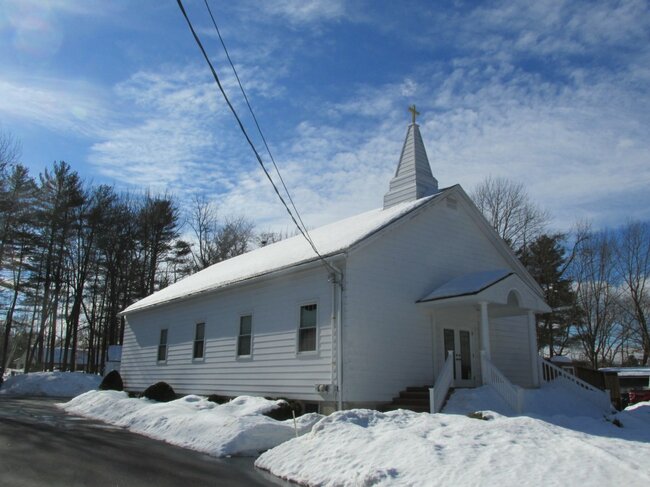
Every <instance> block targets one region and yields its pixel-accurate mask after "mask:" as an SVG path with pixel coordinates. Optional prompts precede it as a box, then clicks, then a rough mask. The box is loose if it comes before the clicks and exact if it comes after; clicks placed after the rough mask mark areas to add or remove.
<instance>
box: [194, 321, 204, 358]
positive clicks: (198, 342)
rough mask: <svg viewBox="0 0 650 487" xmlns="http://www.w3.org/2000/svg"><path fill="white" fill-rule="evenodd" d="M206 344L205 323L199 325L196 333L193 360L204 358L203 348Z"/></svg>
mask: <svg viewBox="0 0 650 487" xmlns="http://www.w3.org/2000/svg"><path fill="white" fill-rule="evenodd" d="M204 344H205V323H197V324H196V330H195V332H194V353H193V354H192V358H203V346H204Z"/></svg>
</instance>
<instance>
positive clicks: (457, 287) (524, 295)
mask: <svg viewBox="0 0 650 487" xmlns="http://www.w3.org/2000/svg"><path fill="white" fill-rule="evenodd" d="M480 302H485V303H490V304H494V305H503V306H506V307H511V308H512V307H514V308H519V309H527V310H532V311H534V312H536V313H548V312H550V311H551V308H550V307H549V306H548V305H547V304H546V303H545V302H544V300H543V299H542V298H541V296H539V295H538V294H537V293H535V292H533V291H532V290H531V289H530V287H529V286H528V285H526V283H525V282H524V281H523V280H522V279H521V278H520V277H519V276H518V275H517V274H515V273H514V272H513V271H511V270H509V269H495V270H490V271H481V272H472V273H469V274H464V275H462V276H458V277H455V278H453V279H451V280H449V281H447V282H445V283H444V284H442V285H441V286H438V287H437V288H435V289H434V290H432V291H431V292H429V293H428V294H426V295H425V296H424V297H422V298H420V299H419V300H418V301H417V303H418V304H422V305H424V306H429V307H443V306H453V305H463V304H471V303H480Z"/></svg>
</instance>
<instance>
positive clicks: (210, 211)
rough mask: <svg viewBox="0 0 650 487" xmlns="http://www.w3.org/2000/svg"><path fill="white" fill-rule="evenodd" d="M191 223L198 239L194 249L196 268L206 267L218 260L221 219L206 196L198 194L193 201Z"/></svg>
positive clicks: (193, 255)
mask: <svg viewBox="0 0 650 487" xmlns="http://www.w3.org/2000/svg"><path fill="white" fill-rule="evenodd" d="M189 225H190V228H191V229H192V231H193V232H194V239H195V241H196V244H195V246H194V248H193V249H192V257H193V259H194V267H195V269H196V270H201V269H205V268H206V267H209V266H210V265H212V264H214V263H215V262H216V260H215V254H216V250H215V244H216V237H217V232H218V230H219V219H218V218H217V209H216V207H214V206H213V205H212V204H211V203H210V202H209V201H208V200H207V199H206V198H205V197H204V196H196V197H195V198H194V200H193V201H192V210H191V213H190V218H189Z"/></svg>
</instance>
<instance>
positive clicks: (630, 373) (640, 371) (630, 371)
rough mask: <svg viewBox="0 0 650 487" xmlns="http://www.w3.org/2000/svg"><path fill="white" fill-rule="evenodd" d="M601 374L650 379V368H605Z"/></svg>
mask: <svg viewBox="0 0 650 487" xmlns="http://www.w3.org/2000/svg"><path fill="white" fill-rule="evenodd" d="M598 370H600V371H601V372H616V373H617V374H618V376H619V377H650V367H604V368H601V369H598Z"/></svg>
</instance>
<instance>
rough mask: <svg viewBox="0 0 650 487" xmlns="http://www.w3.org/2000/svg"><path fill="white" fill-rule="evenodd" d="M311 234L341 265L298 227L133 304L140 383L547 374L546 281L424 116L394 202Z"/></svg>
mask: <svg viewBox="0 0 650 487" xmlns="http://www.w3.org/2000/svg"><path fill="white" fill-rule="evenodd" d="M414 113H415V112H414ZM309 233H310V236H311V238H312V240H313V242H314V244H315V246H316V247H317V249H318V251H319V253H320V254H321V256H322V257H323V258H324V260H325V261H326V262H327V264H325V263H324V262H323V261H322V260H321V259H319V258H318V257H317V256H316V254H315V253H314V251H313V250H312V248H311V247H310V245H309V244H308V243H307V241H306V240H305V239H304V238H303V237H302V236H296V237H293V238H290V239H286V240H282V241H280V242H277V243H274V244H272V245H268V246H266V247H262V248H259V249H256V250H254V251H252V252H249V253H247V254H243V255H240V256H237V257H234V258H232V259H229V260H226V261H223V262H220V263H218V264H215V265H213V266H211V267H209V268H207V269H204V270H202V271H200V272H198V273H196V274H194V275H192V276H190V277H187V278H185V279H183V280H181V281H179V282H177V283H175V284H172V285H171V286H169V287H167V288H165V289H162V290H160V291H158V292H156V293H154V294H152V295H150V296H148V297H146V298H144V299H142V300H140V301H138V302H136V303H134V304H132V305H131V306H129V307H128V308H127V309H125V310H124V311H123V312H122V314H123V315H124V316H125V317H126V321H127V324H126V328H125V333H124V343H123V353H122V366H121V373H122V376H123V379H124V382H125V385H126V388H127V389H128V390H133V391H141V390H143V389H145V388H146V387H147V386H149V385H151V384H153V383H155V382H157V381H165V382H168V383H169V384H170V385H171V386H172V387H173V388H174V389H175V390H176V392H178V393H195V394H204V395H207V394H220V395H224V396H238V395H257V396H269V397H285V398H289V399H295V400H298V401H301V402H303V403H305V404H306V405H308V406H309V409H312V410H313V409H315V408H316V407H318V409H320V410H321V412H328V411H331V410H333V409H340V408H351V407H359V406H362V407H377V406H379V405H381V404H384V403H387V402H390V401H391V399H392V398H393V397H395V396H397V395H398V394H399V392H400V391H402V390H404V389H405V388H407V387H409V386H430V385H433V384H436V388H437V389H438V390H439V389H440V387H439V385H440V384H442V385H443V386H444V388H443V395H446V393H447V388H448V387H476V386H479V385H481V384H483V383H486V382H494V381H495V380H496V381H498V380H506V381H509V382H510V383H512V384H515V385H518V386H521V387H524V388H529V387H536V386H538V385H539V382H540V366H539V359H538V355H537V342H536V331H535V313H544V312H548V311H550V309H549V307H548V305H547V304H546V303H545V302H544V299H543V293H542V290H541V289H540V287H539V286H538V285H537V283H536V282H535V280H534V279H533V278H532V277H531V275H530V274H529V273H528V272H527V271H526V269H525V268H524V267H523V266H522V265H521V263H520V262H519V260H518V259H517V258H516V257H515V255H514V254H513V252H512V251H511V249H510V248H509V246H508V245H507V244H505V243H504V241H503V240H502V239H501V238H500V237H499V236H498V235H497V234H496V233H495V231H494V230H493V229H492V227H491V226H490V225H489V223H488V222H487V221H486V220H485V218H484V217H483V215H482V214H481V212H480V211H479V210H478V209H477V208H476V206H475V205H474V204H473V203H472V201H471V200H470V198H469V197H468V196H467V194H466V193H465V191H463V189H462V188H461V187H460V186H459V185H455V186H451V187H448V188H439V187H438V182H437V180H436V179H435V178H434V177H433V175H432V173H431V168H430V166H429V161H428V158H427V154H426V150H425V147H424V144H423V142H422V137H421V135H420V129H419V126H418V125H417V124H416V123H415V116H414V117H413V123H411V124H410V125H409V126H408V131H407V134H406V140H405V141H404V146H403V148H402V153H401V155H400V158H399V164H398V166H397V171H396V172H395V176H394V177H393V178H392V180H391V181H390V186H389V190H388V192H387V193H386V194H385V196H384V205H383V207H382V208H378V209H376V210H372V211H368V212H366V213H362V214H360V215H357V216H353V217H351V218H347V219H345V220H342V221H338V222H336V223H332V224H329V225H326V226H323V227H320V228H317V229H314V230H311V231H310V232H309ZM450 352H451V353H450ZM488 368H489V370H488ZM499 378H501V379H499ZM443 382H444V384H443ZM431 398H432V399H431V400H432V401H433V400H434V399H433V394H431ZM436 401H437V403H439V402H440V401H441V399H440V393H438V398H437V399H436ZM436 407H437V409H439V404H437V406H436ZM432 408H433V405H432Z"/></svg>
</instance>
